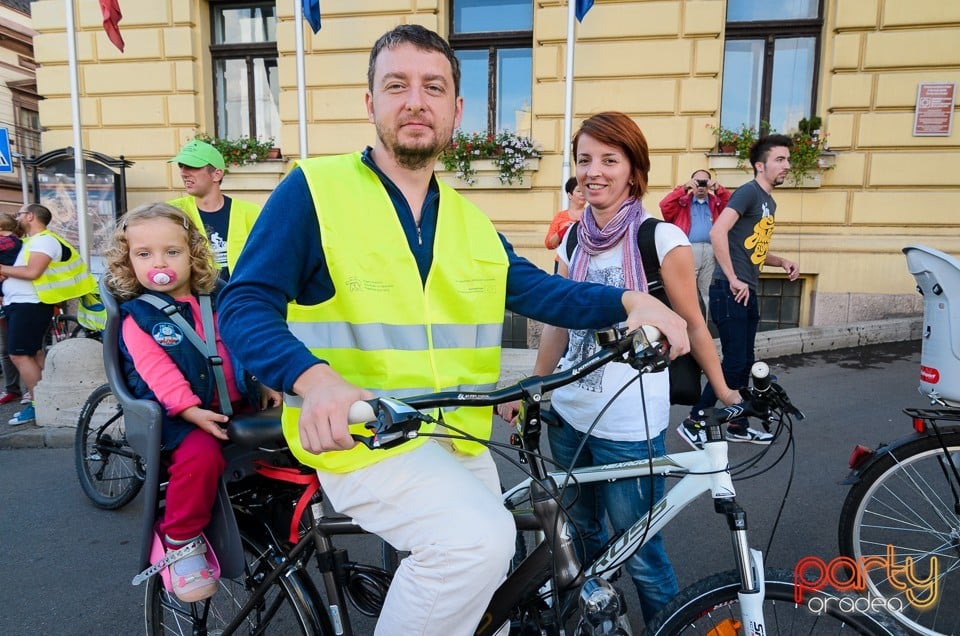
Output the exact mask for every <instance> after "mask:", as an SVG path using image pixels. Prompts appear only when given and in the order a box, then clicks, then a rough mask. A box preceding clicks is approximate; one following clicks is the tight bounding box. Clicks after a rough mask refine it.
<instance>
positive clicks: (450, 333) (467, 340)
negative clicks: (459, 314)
mask: <svg viewBox="0 0 960 636" xmlns="http://www.w3.org/2000/svg"><path fill="white" fill-rule="evenodd" d="M502 332H503V323H502V322H498V323H495V324H486V325H433V326H432V327H431V328H430V333H432V334H433V346H434V348H436V349H482V348H485V347H499V346H500V341H501V337H502V335H503V334H502Z"/></svg>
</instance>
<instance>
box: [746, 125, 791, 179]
mask: <svg viewBox="0 0 960 636" xmlns="http://www.w3.org/2000/svg"><path fill="white" fill-rule="evenodd" d="M781 146H782V147H784V148H793V140H792V139H790V138H789V137H787V136H786V135H766V136H764V137H760V139H757V140H756V141H755V142H753V144H752V145H751V146H750V165H751V166H753V176H757V163H758V162H759V163H766V162H767V157H768V156H769V155H770V149H771V148H778V147H781Z"/></svg>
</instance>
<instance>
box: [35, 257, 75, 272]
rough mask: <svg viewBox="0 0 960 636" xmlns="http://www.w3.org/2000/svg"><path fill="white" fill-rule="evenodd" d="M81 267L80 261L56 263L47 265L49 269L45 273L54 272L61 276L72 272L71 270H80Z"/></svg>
mask: <svg viewBox="0 0 960 636" xmlns="http://www.w3.org/2000/svg"><path fill="white" fill-rule="evenodd" d="M79 267H80V260H79V259H77V260H73V261H57V262H56V263H50V264H49V265H47V268H46V270H44V271H46V272H52V273H54V274H59V273H61V272H67V271H70V270H71V269H79Z"/></svg>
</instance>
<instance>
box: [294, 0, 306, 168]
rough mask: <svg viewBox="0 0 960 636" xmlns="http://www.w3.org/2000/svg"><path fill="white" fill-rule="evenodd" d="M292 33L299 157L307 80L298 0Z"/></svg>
mask: <svg viewBox="0 0 960 636" xmlns="http://www.w3.org/2000/svg"><path fill="white" fill-rule="evenodd" d="M293 6H294V9H293V21H294V22H296V26H295V27H294V29H293V30H294V33H296V34H297V38H296V40H297V113H298V115H299V119H298V131H299V133H300V158H301V159H306V158H307V86H306V85H307V81H306V72H305V71H304V63H303V6H302V5H301V4H300V0H293Z"/></svg>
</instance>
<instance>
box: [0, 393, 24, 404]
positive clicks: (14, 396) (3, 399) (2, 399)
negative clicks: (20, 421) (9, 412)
mask: <svg viewBox="0 0 960 636" xmlns="http://www.w3.org/2000/svg"><path fill="white" fill-rule="evenodd" d="M20 397H21V396H20V394H19V393H10V392H9V391H4V392H3V393H0V404H9V403H10V402H16V401H17V400H19V399H20Z"/></svg>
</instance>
